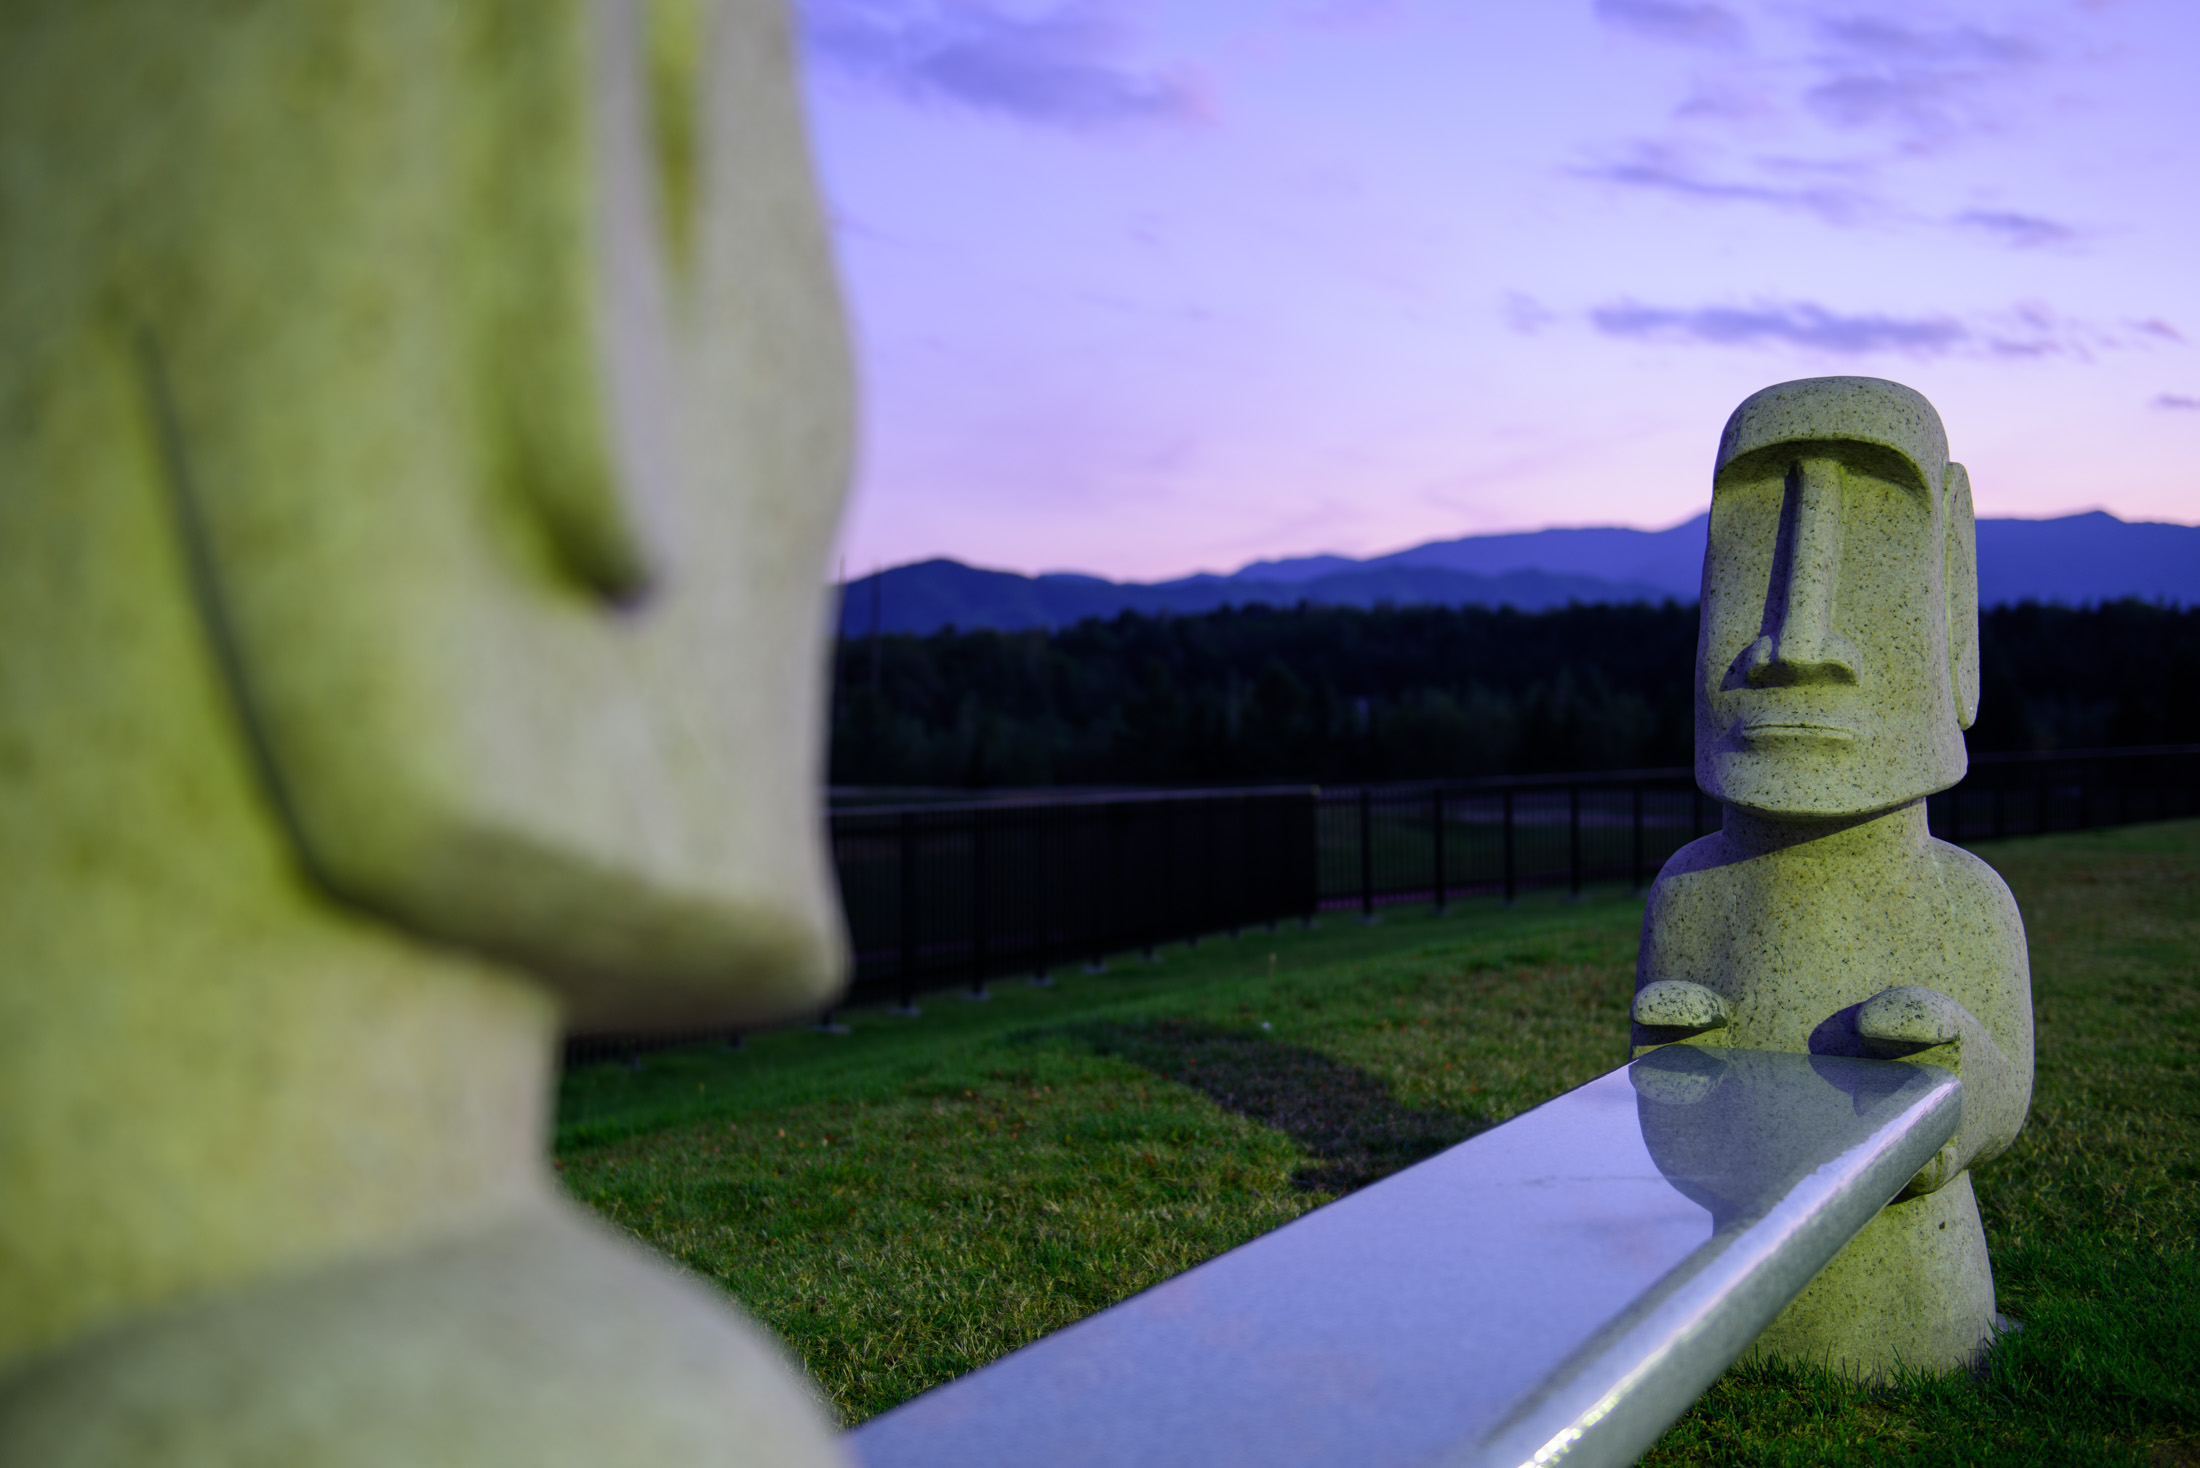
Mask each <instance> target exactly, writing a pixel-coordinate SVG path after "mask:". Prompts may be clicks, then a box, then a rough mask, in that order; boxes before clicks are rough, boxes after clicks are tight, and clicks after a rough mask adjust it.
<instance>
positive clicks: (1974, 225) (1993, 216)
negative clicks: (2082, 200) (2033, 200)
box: [1952, 209, 2078, 250]
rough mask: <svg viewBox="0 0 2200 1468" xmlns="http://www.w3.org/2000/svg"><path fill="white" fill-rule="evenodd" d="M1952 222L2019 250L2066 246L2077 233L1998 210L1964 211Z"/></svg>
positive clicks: (2047, 221) (2031, 216) (2036, 218)
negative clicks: (1990, 236) (2043, 246)
mask: <svg viewBox="0 0 2200 1468" xmlns="http://www.w3.org/2000/svg"><path fill="white" fill-rule="evenodd" d="M1952 222H1953V223H1954V224H1955V226H1956V227H1957V228H1958V229H1969V230H1977V231H1979V232H1981V233H1983V234H1987V235H1992V236H1994V237H1995V238H1998V239H2000V240H2002V241H2003V242H2004V243H2006V244H2011V245H2014V246H2016V247H2017V248H2018V249H2020V250H2030V249H2037V248H2038V247H2040V246H2042V245H2066V244H2070V243H2071V242H2073V241H2075V240H2076V239H2077V238H2078V231H2076V230H2074V229H2072V228H2071V227H2070V226H2069V225H2067V224H2059V223H2057V222H2056V221H2055V220H2052V219H2042V218H2041V217H2040V216H2039V215H2037V214H2014V213H2009V212H2005V211H2002V210H1998V209H1966V210H1964V211H1963V212H1962V213H1961V214H1958V215H1957V216H1956V217H1955V219H1954V220H1953V221H1952Z"/></svg>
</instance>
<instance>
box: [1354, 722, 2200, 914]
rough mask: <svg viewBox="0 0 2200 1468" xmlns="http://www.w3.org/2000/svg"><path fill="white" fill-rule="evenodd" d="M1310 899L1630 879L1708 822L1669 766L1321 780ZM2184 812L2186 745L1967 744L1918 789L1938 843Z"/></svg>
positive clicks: (2189, 794) (1368, 900)
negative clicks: (1962, 757)
mask: <svg viewBox="0 0 2200 1468" xmlns="http://www.w3.org/2000/svg"><path fill="white" fill-rule="evenodd" d="M1320 800H1321V814H1320V842H1321V857H1320V862H1321V905H1322V906H1323V907H1325V908H1354V907H1357V908H1358V909H1359V910H1360V912H1361V914H1362V915H1363V916H1369V917H1372V916H1373V915H1374V913H1375V910H1376V909H1377V908H1378V907H1380V906H1383V905H1385V904H1388V903H1395V902H1428V903H1433V904H1434V905H1436V906H1438V907H1441V906H1442V905H1443V904H1444V903H1445V902H1447V901H1449V900H1450V899H1451V898H1453V897H1458V896H1464V895H1467V894H1469V893H1492V892H1494V893H1502V894H1503V895H1504V896H1505V898H1506V899H1507V900H1510V899H1511V898H1512V897H1513V895H1514V894H1515V893H1516V892H1517V891H1518V890H1519V889H1520V888H1522V887H1529V886H1537V887H1548V886H1556V885H1560V884H1564V885H1566V886H1567V887H1569V888H1570V889H1571V890H1573V891H1574V892H1577V893H1578V892H1579V891H1581V889H1582V885H1583V884H1584V883H1585V882H1610V881H1618V880H1622V879H1624V880H1625V881H1626V882H1627V883H1628V885H1629V886H1631V887H1637V888H1639V887H1642V886H1643V885H1645V884H1646V883H1647V881H1648V880H1649V878H1650V877H1651V876H1653V875H1655V874H1656V872H1657V869H1658V868H1659V867H1660V866H1661V865H1663V864H1664V862H1665V859H1666V858H1667V857H1669V856H1671V855H1672V854H1673V853H1674V852H1675V851H1677V850H1678V849H1679V848H1680V847H1682V846H1684V845H1686V844H1687V843H1688V842H1690V841H1693V840H1694V839H1695V838H1696V837H1698V836H1701V835H1703V834H1704V833H1706V832H1707V831H1710V830H1711V829H1712V828H1714V827H1715V826H1717V825H1718V823H1719V806H1718V804H1717V803H1716V802H1715V801H1712V800H1710V799H1708V798H1707V797H1705V796H1704V795H1702V794H1701V793H1700V792H1699V791H1697V789H1696V785H1695V781H1694V779H1693V777H1692V776H1691V774H1690V772H1689V771H1687V770H1685V769H1667V770H1629V771H1623V772H1619V773H1616V774H1601V775H1555V776H1547V777H1534V778H1526V779H1507V780H1470V781H1457V782H1451V783H1445V784H1425V785H1367V786H1360V787H1357V788H1352V789H1328V790H1324V791H1323V792H1322V793H1321V797H1320ZM2189 815H2200V745H2196V744H2184V745H2163V746H2159V747H2154V748H2146V749H2090V750H2071V751H2064V752H2056V753H2049V754H1977V755H1973V756H1971V761H1970V772H1969V773H1968V774H1967V775H1966V776H1965V777H1964V779H1963V782H1962V783H1961V784H1959V785H1957V786H1956V787H1955V788H1954V789H1952V790H1947V791H1943V792H1942V793H1941V794H1939V795H1935V796H1933V797H1932V798H1931V799H1930V800H1928V801H1927V802H1926V819H1927V822H1928V823H1929V825H1930V826H1931V829H1932V832H1933V834H1934V835H1935V836H1938V837H1939V838H1940V839H1942V840H1943V841H1952V842H1957V843H1959V844H1960V843H1962V842H1966V841H1985V840H1992V839H1994V838H1996V837H2002V836H2025V835H2033V834H2037V833H2040V832H2045V831H2068V830H2084V829H2086V828H2088V827H2091V826H2112V825H2126V824H2130V823H2132V822H2135V821H2151V820H2168V819H2172V818H2174V817H2178V816H2189Z"/></svg>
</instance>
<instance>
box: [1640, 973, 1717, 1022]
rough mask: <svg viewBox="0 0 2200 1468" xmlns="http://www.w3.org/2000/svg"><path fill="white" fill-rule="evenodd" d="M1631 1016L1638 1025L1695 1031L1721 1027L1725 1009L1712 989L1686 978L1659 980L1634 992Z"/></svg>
mask: <svg viewBox="0 0 2200 1468" xmlns="http://www.w3.org/2000/svg"><path fill="white" fill-rule="evenodd" d="M1634 1019H1635V1023H1636V1024H1638V1025H1648V1026H1651V1027H1653V1028H1655V1029H1661V1030H1685V1031H1687V1032H1688V1033H1690V1034H1696V1033H1699V1032H1701V1031H1703V1030H1723V1029H1725V1028H1726V1024H1727V1019H1728V1010H1727V1007H1726V1000H1725V999H1723V998H1721V997H1720V995H1719V993H1718V992H1717V991H1716V990H1713V989H1707V988H1705V987H1704V986H1703V985H1702V984H1692V983H1690V982H1689V981H1688V980H1686V979H1659V980H1658V981H1657V982H1656V983H1654V984H1645V985H1643V986H1642V987H1641V988H1640V989H1637V990H1636V991H1635V1008H1634Z"/></svg>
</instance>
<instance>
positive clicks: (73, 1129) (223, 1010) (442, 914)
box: [0, 0, 851, 1465]
mask: <svg viewBox="0 0 2200 1468" xmlns="http://www.w3.org/2000/svg"><path fill="white" fill-rule="evenodd" d="M0 160H4V166H0V259H4V260H5V261H6V262H7V265H6V269H5V270H4V271H0V627H4V628H5V629H6V636H7V648H6V651H5V653H0V1180H4V1182H0V1188H4V1193H5V1197H4V1203H0V1461H4V1462H7V1463H11V1464H14V1463H24V1464H28V1463H39V1464H45V1465H53V1464H94V1463H97V1464H107V1463H114V1464H123V1463H127V1464H199V1463H208V1464H212V1463H221V1464H245V1463H254V1464H257V1463H266V1464H277V1463H280V1464H308V1463H310V1464H320V1465H327V1464H360V1465H365V1464H407V1465H412V1464H423V1463H466V1464H505V1463H511V1464H520V1463H525V1464H529V1465H546V1464H568V1463H570V1464H580V1463H590V1464H602V1463H652V1464H656V1463H667V1464H669V1463H706V1462H707V1463H725V1464H733V1463H744V1464H765V1463H769V1464H812V1463H831V1462H839V1461H841V1454H840V1450H839V1448H838V1447H837V1446H836V1444H835V1441H834V1439H833V1436H832V1431H831V1426H830V1423H829V1420H828V1417H827V1415H826V1413H825V1412H824V1411H823V1409H822V1408H821V1407H820V1405H819V1404H818V1402H817V1400H816V1398H815V1396H814V1395H813V1394H812V1393H811V1391H810V1389H809V1388H808V1386H807V1385H806V1383H805V1382H804V1381H803V1379H802V1378H801V1376H800V1375H799V1373H797V1372H796V1371H794V1370H793V1369H792V1368H791V1367H790V1366H789V1365H788V1364H787V1362H786V1361H785V1359H784V1358H783V1356H782V1355H781V1353H780V1351H779V1349H778V1347H777V1346H776V1345H775V1344H774V1343H773V1342H772V1341H771V1340H770V1339H769V1338H768V1337H767V1336H766V1335H765V1334H764V1333H763V1332H762V1331H760V1330H759V1329H757V1328H756V1327H755V1326H753V1325H751V1324H749V1323H748V1322H746V1321H745V1320H744V1319H743V1318H742V1317H741V1316H739V1314H738V1313H737V1312H735V1311H734V1310H733V1309H732V1308H731V1307H730V1306H729V1305H728V1304H727V1303H726V1302H725V1301H724V1300H723V1298H722V1297H721V1296H719V1295H718V1294H717V1292H716V1291H714V1290H712V1289H710V1288H708V1287H706V1286H704V1285H702V1284H700V1283H698V1282H695V1281H691V1280H689V1279H687V1278H685V1277H683V1276H681V1275H680V1274H678V1273H677V1272H675V1271H673V1270H672V1269H670V1268H668V1267H665V1266H663V1265H661V1264H659V1263H657V1262H655V1261H654V1260H653V1259H652V1258H651V1257H650V1256H648V1255H647V1254H645V1253H644V1252H643V1251H641V1250H640V1249H638V1248H635V1247H632V1246H631V1245H629V1244H626V1243H623V1242H621V1241H619V1240H618V1239H617V1238H615V1237H614V1236H613V1235H612V1234H611V1233H610V1232H609V1231H608V1230H605V1229H603V1228H600V1227H598V1226H595V1225H593V1224H592V1223H590V1222H589V1221H587V1219H586V1218H585V1217H584V1216H583V1215H582V1214H581V1213H580V1211H579V1210H578V1209H576V1208H574V1207H572V1206H570V1205H568V1204H567V1203H565V1202H564V1201H563V1200H562V1198H561V1196H560V1195H559V1193H558V1191H557V1189H556V1187H555V1185H554V1184H553V1182H552V1181H551V1179H550V1175H549V1172H548V1167H547V1162H546V1156H545V1138H546V1128H547V1118H548V1103H549V1100H550V1095H551V1089H552V1076H553V1052H554V1047H555V1045H556V1042H557V1039H558V1036H559V1032H560V1027H561V1025H571V1026H578V1027H585V1028H587V1029H590V1030H597V1031H601V1030H606V1029H618V1028H622V1027H630V1028H641V1027H663V1026H672V1025H703V1024H723V1025H735V1024H741V1023H747V1022H755V1021H761V1020H767V1019H771V1018H774V1017H783V1016H790V1015H795V1014H798V1013H802V1012H804V1011H808V1010H814V1009H815V1008H817V1007H818V1006H819V1005H821V1004H822V1003H824V1002H825V1001H826V1000H827V999H828V998H829V997H830V995H831V994H832V993H833V992H834V991H835V989H836V988H837V986H838V984H839V983H840V976H841V970H842V966H843V964H842V953H841V943H842V939H841V937H840V935H839V928H838V919H837V916H836V915H835V911H834V907H833V904H832V901H831V899H830V896H829V886H828V875H827V871H826V866H825V860H824V853H823V847H822V842H821V840H820V833H819V829H818V828H819V816H818V813H817V811H816V809H815V805H816V796H815V789H816V785H817V775H818V762H819V753H820V750H819V746H820V734H821V731H820V714H821V708H820V693H821V687H820V683H821V680H820V673H821V671H822V667H823V645H824V617H825V611H826V598H825V594H824V592H823V590H822V587H823V585H824V577H825V565H824V563H825V559H826V555H827V548H828V542H829V540H830V537H831V535H832V533H833V526H834V523H835V520H836V517H837V513H838V510H839V504H840V497H841V494H842V489H843V482H844V478H845V471H846V462H847V454H848V443H849V437H850V435H849V417H850V400H851V393H850V386H849V374H848V370H847V363H846V360H845V348H844V342H843V340H842V336H841V332H840V321H839V317H838V309H837V302H836V296H835V291H834V286H833V281H832V278H831V271H830V265H829V261H828V256H827V246H826V239H825V235H824V231H823V227H822V222H821V218H820V212H819V209H818V205H817V202H816V200H815V197H814V193H813V185H812V180H811V176H810V170H809V166H808V161H807V154H806V151H805V143H804V138H803V127H802V120H801V115H800V99H799V95H798V92H797V81H796V76H795V73H794V68H793V64H792V58H791V52H790V36H789V34H788V28H787V18H786V16H785V15H784V13H783V12H782V7H781V5H780V3H779V0H646V3H645V0H324V3H314V4H296V3H278V0H238V3H227V4H211V3H202V0H66V3H64V0H55V3H35V0H34V3H29V4H22V5H12V6H9V7H7V8H6V10H5V13H4V14H0Z"/></svg>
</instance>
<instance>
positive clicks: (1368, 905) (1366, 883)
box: [1360, 785, 1375, 923]
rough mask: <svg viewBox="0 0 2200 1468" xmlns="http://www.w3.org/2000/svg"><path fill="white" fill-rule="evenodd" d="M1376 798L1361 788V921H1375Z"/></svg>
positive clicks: (1364, 788) (1366, 789) (1365, 788)
mask: <svg viewBox="0 0 2200 1468" xmlns="http://www.w3.org/2000/svg"><path fill="white" fill-rule="evenodd" d="M1374 803H1375V802H1374V797H1373V795H1372V794H1371V793H1370V792H1369V790H1368V788H1367V786H1365V785H1362V786H1361V787H1360V921H1361V922H1363V923H1371V922H1373V921H1375V819H1374Z"/></svg>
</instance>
